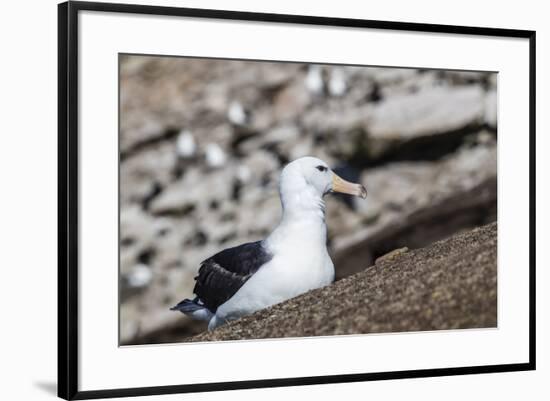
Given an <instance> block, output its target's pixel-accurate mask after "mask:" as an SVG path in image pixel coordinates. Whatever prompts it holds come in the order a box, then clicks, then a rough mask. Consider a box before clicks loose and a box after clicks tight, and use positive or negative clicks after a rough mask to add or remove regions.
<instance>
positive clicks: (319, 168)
mask: <svg viewBox="0 0 550 401" xmlns="http://www.w3.org/2000/svg"><path fill="white" fill-rule="evenodd" d="M315 168H316V169H317V170H319V171H320V172H322V173H323V172H325V171H327V170H328V169H327V168H326V167H325V166H317V167H315Z"/></svg>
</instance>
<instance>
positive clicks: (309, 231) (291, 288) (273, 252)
mask: <svg viewBox="0 0 550 401" xmlns="http://www.w3.org/2000/svg"><path fill="white" fill-rule="evenodd" d="M279 192H280V197H281V203H282V207H283V216H282V219H281V222H280V223H279V225H278V226H277V227H276V228H275V230H273V232H272V233H271V234H270V235H269V236H268V237H267V238H266V239H264V240H263V241H257V242H250V243H246V244H243V245H239V246H236V247H233V248H228V249H224V250H223V251H221V252H219V253H217V254H215V255H214V256H212V257H210V258H208V259H206V260H205V261H203V262H202V263H201V265H200V269H199V274H198V276H197V277H195V280H196V283H195V288H194V290H193V292H194V293H195V294H196V297H195V298H194V299H193V300H190V299H184V300H183V301H181V302H180V303H179V304H177V305H176V306H174V307H173V308H171V309H172V310H179V311H181V312H182V313H184V314H186V315H188V316H191V317H193V318H195V319H199V320H206V321H208V322H209V323H208V328H209V329H213V328H215V327H217V326H219V325H221V324H223V323H225V322H227V321H230V320H233V319H236V318H239V317H241V316H244V315H248V314H250V313H253V312H255V311H257V310H259V309H263V308H266V307H268V306H270V305H274V304H276V303H279V302H282V301H284V300H286V299H289V298H293V297H295V296H297V295H300V294H302V293H304V292H307V291H309V290H312V289H315V288H319V287H323V286H325V285H328V284H330V283H331V282H332V281H333V280H334V265H333V263H332V260H331V259H330V256H329V254H328V251H327V247H326V242H327V227H326V223H325V203H324V201H323V197H324V195H326V194H327V193H330V192H341V193H346V194H351V195H355V196H360V197H361V198H363V199H364V198H366V196H367V191H366V189H365V187H364V186H362V185H360V184H353V183H350V182H348V181H345V180H343V179H342V178H340V177H339V176H337V175H336V174H335V173H334V172H333V171H332V170H331V169H330V168H329V167H328V166H327V164H326V163H325V162H324V161H322V160H320V159H317V158H314V157H303V158H300V159H297V160H294V161H293V162H291V163H289V164H288V165H287V166H286V167H285V168H284V169H283V171H282V173H281V178H280V182H279Z"/></svg>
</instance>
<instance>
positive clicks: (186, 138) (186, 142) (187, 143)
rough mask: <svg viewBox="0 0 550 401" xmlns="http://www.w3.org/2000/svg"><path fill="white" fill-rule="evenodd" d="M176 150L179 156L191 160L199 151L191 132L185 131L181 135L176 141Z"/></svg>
mask: <svg viewBox="0 0 550 401" xmlns="http://www.w3.org/2000/svg"><path fill="white" fill-rule="evenodd" d="M176 150H177V152H178V156H180V157H182V158H190V157H192V156H193V155H194V154H195V152H196V151H197V144H196V143H195V138H194V137H193V134H192V133H191V131H188V130H185V129H184V130H182V131H181V132H180V133H179V135H178V139H177V141H176Z"/></svg>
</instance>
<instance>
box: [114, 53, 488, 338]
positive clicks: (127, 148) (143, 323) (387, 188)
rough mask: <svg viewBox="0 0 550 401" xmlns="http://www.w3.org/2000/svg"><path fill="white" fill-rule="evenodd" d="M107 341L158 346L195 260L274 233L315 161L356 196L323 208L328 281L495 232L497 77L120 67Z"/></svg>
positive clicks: (171, 329) (192, 65)
mask: <svg viewBox="0 0 550 401" xmlns="http://www.w3.org/2000/svg"><path fill="white" fill-rule="evenodd" d="M120 65H121V69H120V74H121V75H120V102H121V104H120V111H121V114H120V127H121V131H120V152H121V153H120V162H121V164H120V208H121V210H120V242H121V251H120V258H121V260H120V266H121V302H122V303H121V308H120V329H121V330H120V332H121V342H122V343H123V344H135V343H148V342H162V341H172V340H174V338H181V337H184V336H189V335H192V334H195V333H198V332H201V331H202V330H204V325H202V324H200V323H196V322H193V321H191V320H188V319H186V318H185V317H183V316H181V315H180V314H176V313H174V312H170V311H169V307H170V306H171V305H173V304H175V303H177V302H178V301H180V300H181V299H182V298H185V297H188V296H190V295H191V292H192V287H193V277H194V275H195V274H196V271H197V268H198V265H199V263H200V261H201V260H204V259H205V258H207V257H209V256H211V255H212V254H214V253H215V252H217V251H219V250H221V249H223V248H227V247H230V246H234V245H237V244H239V243H242V242H246V241H253V240H258V239H261V238H263V237H265V236H266V235H267V234H268V233H269V232H270V230H271V229H272V228H273V227H274V226H275V225H276V224H277V222H278V219H279V217H280V203H279V199H278V194H277V180H278V174H279V172H280V170H281V169H282V167H283V166H284V165H285V163H286V162H288V161H289V160H292V159H295V158H297V157H300V156H304V155H313V156H317V157H320V158H323V159H324V160H326V161H327V162H328V163H329V164H330V165H331V166H334V167H335V168H336V169H337V171H338V173H339V174H340V175H342V176H343V177H344V178H348V179H350V180H355V181H361V182H362V183H363V184H365V185H366V186H367V187H368V190H369V197H368V198H367V200H366V201H358V200H356V199H350V198H344V197H330V198H329V199H327V224H328V227H329V251H330V253H331V255H332V257H333V260H334V262H335V266H336V270H337V277H338V278H343V277H346V276H348V275H350V274H353V273H355V272H357V271H359V270H361V269H363V268H364V266H367V265H370V264H371V263H372V262H373V261H374V259H376V258H377V257H379V256H380V255H383V254H385V253H387V252H389V251H391V250H392V249H396V248H400V247H403V246H407V247H409V248H411V249H414V248H418V247H423V246H426V245H428V244H430V243H432V242H434V241H436V240H439V239H442V238H446V237H448V236H450V235H452V234H453V233H456V232H458V231H461V230H465V229H470V228H472V227H476V226H479V225H482V224H485V223H488V222H491V221H494V220H496V173H497V148H496V123H497V115H496V74H490V73H483V72H460V71H437V70H417V69H398V68H397V69H396V68H366V67H338V66H320V65H313V66H308V65H304V64H288V63H259V62H246V61H227V60H212V59H208V60H201V59H186V58H172V57H167V58H158V57H146V56H121V64H120Z"/></svg>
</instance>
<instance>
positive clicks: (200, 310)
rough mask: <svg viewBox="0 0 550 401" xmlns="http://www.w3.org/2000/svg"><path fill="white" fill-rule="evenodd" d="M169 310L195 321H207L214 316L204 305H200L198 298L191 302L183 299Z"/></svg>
mask: <svg viewBox="0 0 550 401" xmlns="http://www.w3.org/2000/svg"><path fill="white" fill-rule="evenodd" d="M170 310H174V311H177V310H179V311H180V312H181V313H183V314H184V315H187V316H189V317H191V318H193V319H196V320H206V321H208V320H210V318H211V317H212V316H213V315H214V314H213V313H212V312H211V311H210V310H209V309H208V308H207V307H206V306H205V305H203V304H202V302H201V301H200V300H199V298H198V297H197V298H195V299H193V300H191V299H184V300H183V301H181V302H180V303H179V304H177V305H176V306H173V307H171V308H170Z"/></svg>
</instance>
